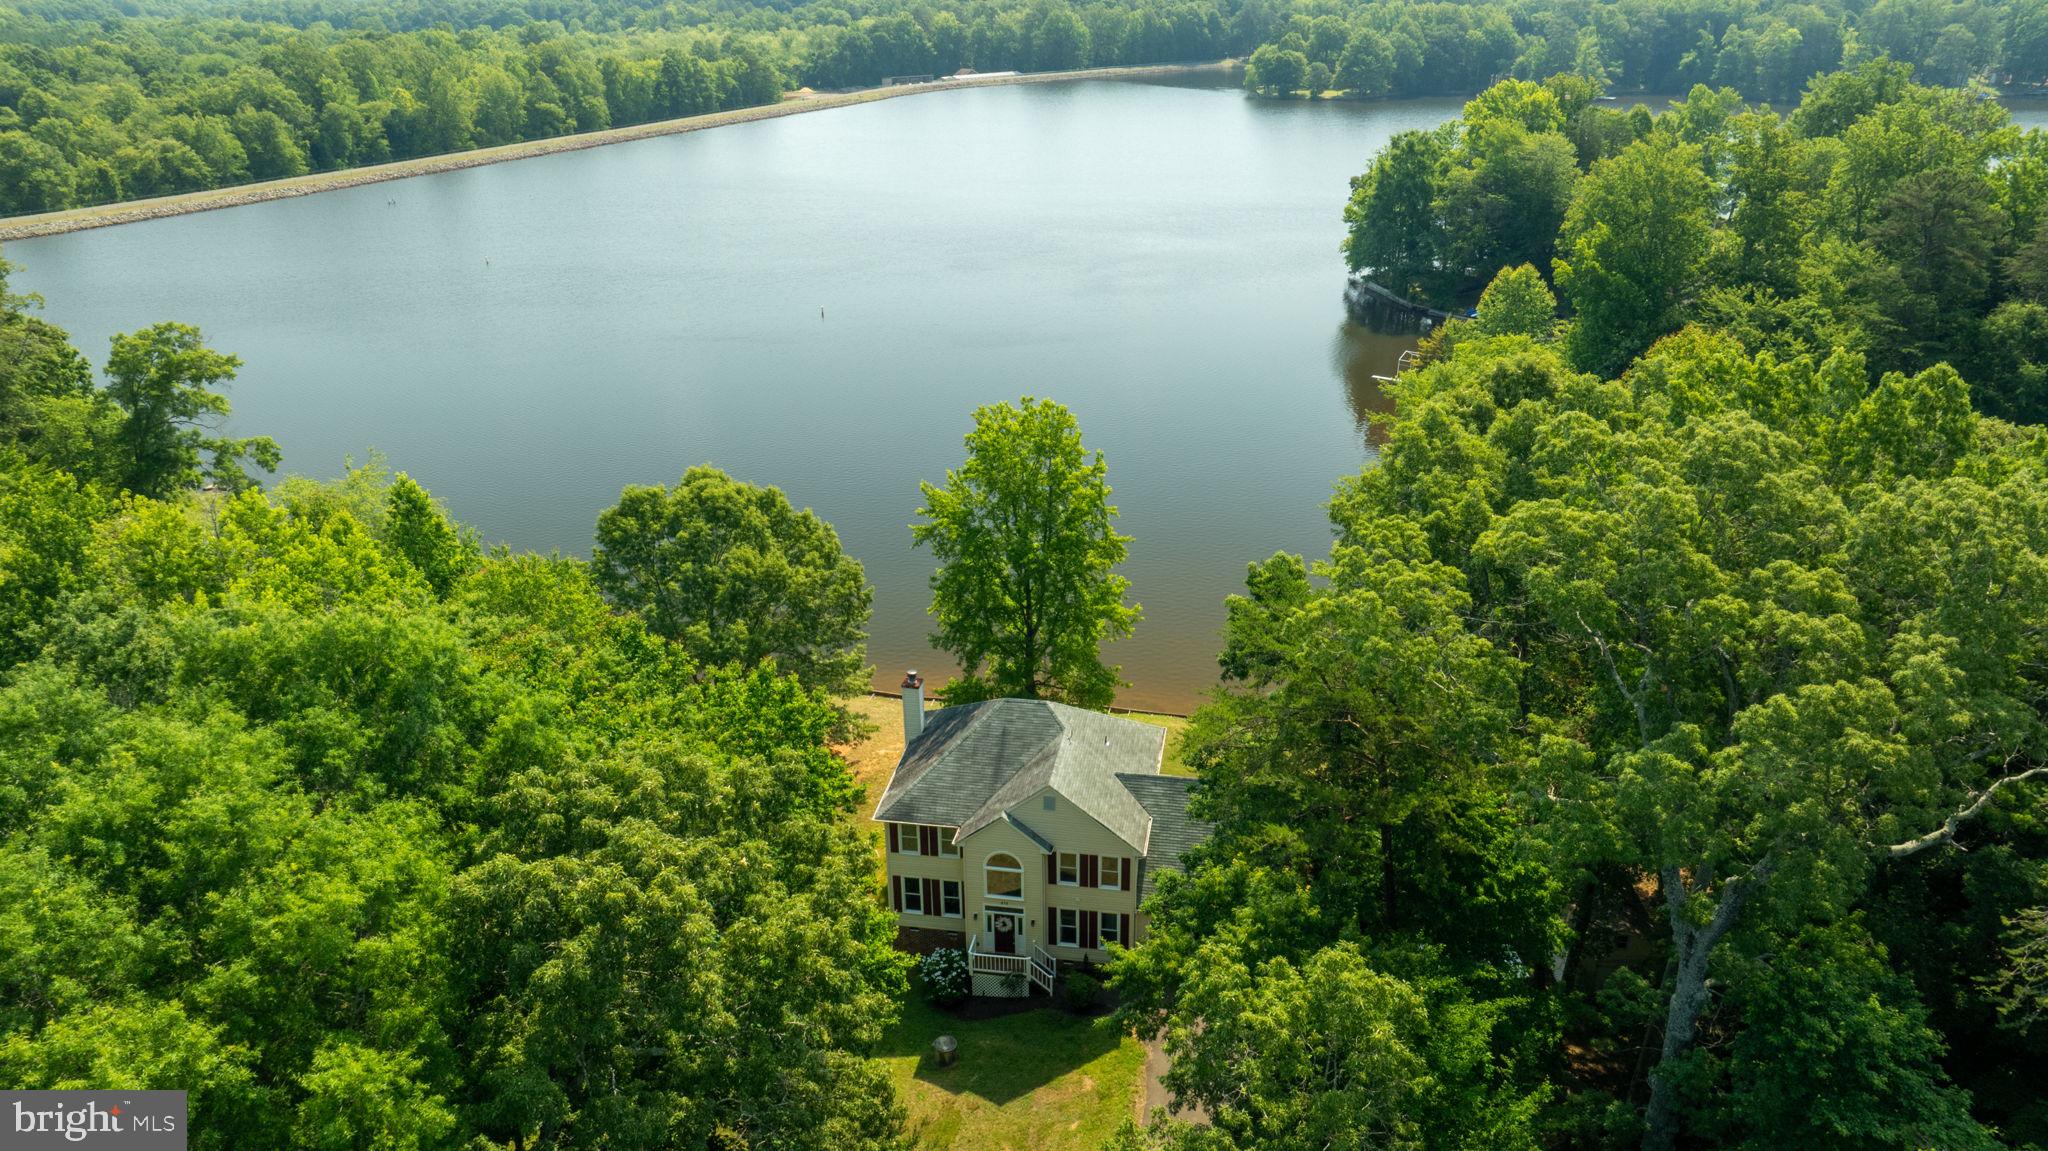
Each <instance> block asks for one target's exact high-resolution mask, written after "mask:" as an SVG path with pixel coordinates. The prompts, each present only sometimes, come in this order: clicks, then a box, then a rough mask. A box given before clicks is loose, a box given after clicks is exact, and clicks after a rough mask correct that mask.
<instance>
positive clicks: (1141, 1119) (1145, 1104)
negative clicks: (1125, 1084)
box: [1133, 1039, 1209, 1127]
mask: <svg viewBox="0 0 2048 1151" xmlns="http://www.w3.org/2000/svg"><path fill="white" fill-rule="evenodd" d="M1140 1042H1141V1043H1142V1045H1143V1046H1144V1048H1145V1071H1144V1073H1143V1074H1142V1075H1140V1076H1139V1077H1138V1078H1139V1082H1140V1083H1141V1084H1142V1087H1141V1089H1140V1090H1139V1092H1138V1098H1137V1099H1136V1100H1135V1102H1134V1106H1135V1109H1136V1112H1137V1114H1136V1115H1134V1116H1133V1118H1135V1119H1136V1120H1137V1121H1138V1124H1139V1125H1140V1126H1143V1125H1144V1124H1146V1123H1148V1122H1150V1121H1151V1119H1152V1113H1153V1112H1154V1111H1166V1112H1167V1113H1168V1114H1170V1115H1172V1116H1173V1117H1174V1118H1175V1119H1181V1120H1185V1121H1186V1122H1189V1123H1196V1124H1200V1125H1201V1126H1204V1127H1206V1126H1208V1125H1209V1113H1208V1112H1206V1111H1204V1110H1202V1109H1201V1108H1199V1107H1183V1108H1181V1109H1180V1110H1178V1111H1175V1110H1172V1107H1171V1104H1172V1096H1171V1095H1169V1094H1168V1093H1167V1090H1166V1082H1165V1079H1166V1069H1167V1068H1168V1067H1170V1066H1172V1064H1173V1061H1172V1060H1171V1059H1168V1058H1167V1057H1166V1045H1165V1044H1163V1043H1161V1042H1160V1041H1159V1040H1157V1039H1146V1040H1141V1041H1140Z"/></svg>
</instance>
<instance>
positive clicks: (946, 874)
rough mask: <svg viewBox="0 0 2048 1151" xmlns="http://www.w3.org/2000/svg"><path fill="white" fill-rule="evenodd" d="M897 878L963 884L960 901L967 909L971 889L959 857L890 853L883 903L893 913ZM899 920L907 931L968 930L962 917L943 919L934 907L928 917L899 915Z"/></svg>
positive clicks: (901, 913)
mask: <svg viewBox="0 0 2048 1151" xmlns="http://www.w3.org/2000/svg"><path fill="white" fill-rule="evenodd" d="M898 878H902V879H904V880H906V881H908V880H917V881H918V882H920V883H922V882H923V881H924V880H926V879H937V880H948V879H950V880H952V881H953V882H955V883H958V884H960V899H961V903H962V905H963V906H964V905H965V903H966V901H967V887H968V885H967V882H966V877H965V875H964V874H963V872H962V869H961V866H960V858H959V857H958V856H938V855H897V854H895V853H893V852H892V853H890V855H889V874H888V878H887V879H886V880H885V881H884V889H883V892H882V899H883V900H884V902H887V903H888V904H889V906H890V908H891V909H892V910H893V909H894V907H895V902H894V899H895V896H894V891H895V881H896V880H897V879H898ZM977 882H978V881H977ZM897 918H898V919H899V920H900V921H901V922H902V924H903V926H905V927H926V928H931V929H934V930H938V931H962V930H965V928H964V926H963V924H962V922H961V920H960V918H959V917H956V916H943V915H940V914H939V906H938V905H934V906H932V907H930V908H927V909H926V910H925V913H924V914H922V915H911V914H909V913H907V912H900V913H898V915H897Z"/></svg>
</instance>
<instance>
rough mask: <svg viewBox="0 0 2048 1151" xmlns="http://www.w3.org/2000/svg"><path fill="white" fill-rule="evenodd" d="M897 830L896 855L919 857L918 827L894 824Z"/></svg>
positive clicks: (911, 824)
mask: <svg viewBox="0 0 2048 1151" xmlns="http://www.w3.org/2000/svg"><path fill="white" fill-rule="evenodd" d="M892 826H893V827H895V829H896V843H895V848H896V854H898V855H917V854H919V852H918V850H917V825H916V824H914V823H898V824H893V825H892Z"/></svg>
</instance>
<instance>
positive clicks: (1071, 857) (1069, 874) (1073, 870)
mask: <svg viewBox="0 0 2048 1151" xmlns="http://www.w3.org/2000/svg"><path fill="white" fill-rule="evenodd" d="M1060 886H1061V887H1079V886H1081V857H1080V856H1078V855H1075V854H1074V853H1073V852H1071V851H1062V852H1060Z"/></svg>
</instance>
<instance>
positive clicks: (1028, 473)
mask: <svg viewBox="0 0 2048 1151" xmlns="http://www.w3.org/2000/svg"><path fill="white" fill-rule="evenodd" d="M1108 475H1109V467H1108V465H1107V464H1106V463H1104V462H1103V459H1102V453H1100V452H1096V453H1094V454H1093V455H1090V453H1089V452H1088V450H1087V449H1086V448H1084V447H1082V445H1081V425H1080V423H1079V422H1078V421H1077V420H1075V419H1074V416H1073V413H1072V412H1069V411H1068V410H1067V409H1065V408H1063V407H1061V406H1060V405H1058V404H1056V403H1054V402H1053V401H1051V400H1035V399H1033V398H1031V397H1030V396H1026V397H1024V398H1023V399H1022V400H1020V401H1019V402H1018V403H1016V404H991V405H989V406H987V407H983V408H979V409H977V410H976V411H975V413H974V430H973V431H971V432H969V433H967V461H966V463H964V464H962V465H961V466H960V467H959V468H958V469H957V470H953V471H949V472H947V473H946V482H945V484H944V485H938V484H931V483H926V484H923V485H921V486H922V488H923V490H924V501H925V506H924V507H922V508H920V509H919V510H918V515H919V516H921V517H923V520H924V522H922V523H918V524H913V525H911V538H912V539H913V540H915V541H916V542H917V544H918V545H919V546H922V547H928V548H930V549H931V550H932V555H933V557H934V558H935V559H937V560H938V561H939V568H938V571H937V572H935V573H934V574H933V575H932V604H931V615H932V619H933V621H934V623H935V624H936V626H937V629H938V630H937V631H935V632H934V633H933V634H932V644H933V646H935V647H937V648H939V649H940V650H941V651H945V652H949V653H951V654H952V655H953V657H954V658H955V659H957V660H959V661H960V669H961V673H960V678H959V679H958V680H955V681H954V682H953V683H951V684H949V685H947V687H946V689H945V690H946V695H947V698H948V699H949V700H953V701H956V702H960V701H969V700H975V699H986V698H996V697H1005V696H1015V697H1021V698H1024V699H1055V700H1061V701H1064V702H1067V703H1073V704H1079V705H1081V706H1084V707H1103V706H1107V705H1108V704H1109V702H1110V700H1111V699H1113V698H1114V697H1115V695H1116V689H1117V687H1118V686H1119V684H1118V681H1117V669H1116V668H1115V667H1112V666H1108V665H1105V664H1104V663H1103V662H1102V657H1101V645H1102V644H1103V643H1104V642H1106V641H1109V640H1114V639H1117V638H1120V637H1122V636H1126V635H1129V634H1130V632H1131V628H1132V626H1133V625H1134V624H1135V623H1136V622H1137V620H1138V614H1139V609H1138V606H1137V605H1136V604H1127V603H1125V602H1124V597H1125V592H1126V590H1127V589H1128V587H1129V581H1128V580H1126V579H1125V578H1124V577H1123V576H1120V575H1118V574H1116V570H1115V569H1116V565H1117V564H1119V563H1121V562H1122V561H1123V558H1124V554H1125V545H1126V544H1127V543H1129V542H1130V538H1129V537H1128V536H1121V535H1118V534H1117V533H1116V528H1115V526H1114V525H1115V520H1116V507H1115V505H1113V504H1111V503H1110V502H1109V482H1108Z"/></svg>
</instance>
